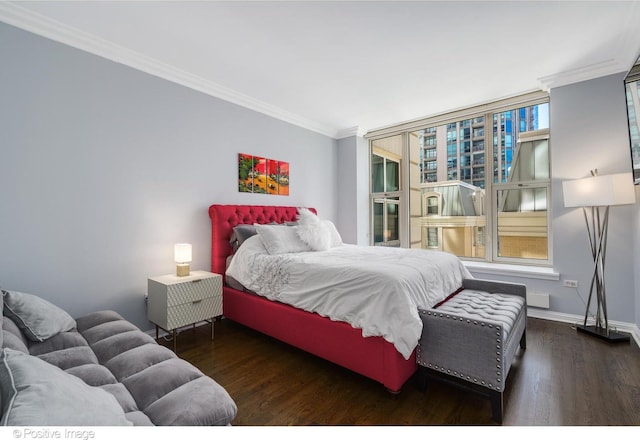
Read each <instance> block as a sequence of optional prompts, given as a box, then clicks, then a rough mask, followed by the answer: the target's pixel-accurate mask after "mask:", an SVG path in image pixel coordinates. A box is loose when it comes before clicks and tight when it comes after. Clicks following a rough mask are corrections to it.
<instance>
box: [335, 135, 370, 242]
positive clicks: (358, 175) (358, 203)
mask: <svg viewBox="0 0 640 440" xmlns="http://www.w3.org/2000/svg"><path fill="white" fill-rule="evenodd" d="M338 187H339V190H338V194H339V195H338V217H337V221H338V225H337V226H338V228H339V230H340V233H341V234H342V238H343V240H344V241H345V243H352V244H357V245H360V246H368V245H369V142H368V141H367V140H366V139H364V138H362V137H359V136H350V137H347V138H344V139H340V140H338Z"/></svg>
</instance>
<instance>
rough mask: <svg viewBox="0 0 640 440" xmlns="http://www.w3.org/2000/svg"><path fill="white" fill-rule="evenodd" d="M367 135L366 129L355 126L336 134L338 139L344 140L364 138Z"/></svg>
mask: <svg viewBox="0 0 640 440" xmlns="http://www.w3.org/2000/svg"><path fill="white" fill-rule="evenodd" d="M366 133H367V130H365V129H364V128H362V127H359V126H355V127H351V128H345V129H342V130H338V132H337V133H336V139H344V138H348V137H351V136H359V137H363V136H364V135H365V134H366Z"/></svg>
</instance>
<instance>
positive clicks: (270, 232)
mask: <svg viewBox="0 0 640 440" xmlns="http://www.w3.org/2000/svg"><path fill="white" fill-rule="evenodd" d="M254 226H255V228H256V231H258V235H259V236H260V240H262V243H263V244H264V247H265V249H267V252H269V254H271V255H276V254H287V253H294V252H307V251H309V250H311V249H309V246H307V245H306V244H305V243H304V242H303V241H302V240H300V237H298V233H297V230H298V228H299V226H285V225H258V224H255V225H254Z"/></svg>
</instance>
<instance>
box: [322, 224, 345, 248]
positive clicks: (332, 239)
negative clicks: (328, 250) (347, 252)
mask: <svg viewBox="0 0 640 440" xmlns="http://www.w3.org/2000/svg"><path fill="white" fill-rule="evenodd" d="M322 223H323V224H324V225H325V227H326V228H328V229H329V246H330V247H336V246H340V245H341V244H342V243H343V242H342V236H341V235H340V233H339V232H338V229H337V228H336V225H334V224H333V222H332V221H331V220H322Z"/></svg>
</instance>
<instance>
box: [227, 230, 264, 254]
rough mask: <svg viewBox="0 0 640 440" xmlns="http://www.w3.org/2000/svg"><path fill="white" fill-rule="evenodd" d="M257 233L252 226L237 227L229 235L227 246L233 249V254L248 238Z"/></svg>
mask: <svg viewBox="0 0 640 440" xmlns="http://www.w3.org/2000/svg"><path fill="white" fill-rule="evenodd" d="M257 233H258V232H257V231H256V228H255V227H254V226H253V225H237V226H235V227H234V228H233V232H232V233H231V239H230V240H229V244H230V245H231V248H232V249H233V253H234V254H235V252H236V251H237V250H238V248H239V247H240V246H242V243H244V241H245V240H246V239H247V238H249V237H253V236H254V235H256V234H257Z"/></svg>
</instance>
